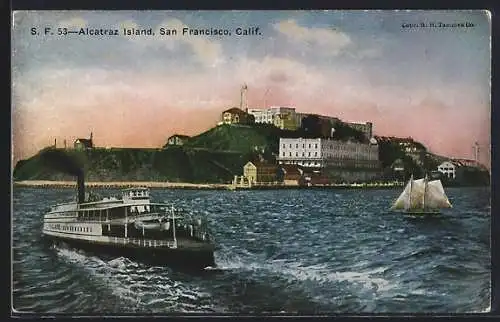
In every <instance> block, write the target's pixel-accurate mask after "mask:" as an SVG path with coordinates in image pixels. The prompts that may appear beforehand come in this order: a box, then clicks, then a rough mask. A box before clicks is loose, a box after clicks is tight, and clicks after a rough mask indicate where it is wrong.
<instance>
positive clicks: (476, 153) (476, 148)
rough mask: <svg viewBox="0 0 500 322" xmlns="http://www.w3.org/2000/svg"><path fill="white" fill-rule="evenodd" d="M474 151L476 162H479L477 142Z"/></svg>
mask: <svg viewBox="0 0 500 322" xmlns="http://www.w3.org/2000/svg"><path fill="white" fill-rule="evenodd" d="M472 149H473V151H474V161H476V162H479V143H477V142H475V143H474V146H473V147H472Z"/></svg>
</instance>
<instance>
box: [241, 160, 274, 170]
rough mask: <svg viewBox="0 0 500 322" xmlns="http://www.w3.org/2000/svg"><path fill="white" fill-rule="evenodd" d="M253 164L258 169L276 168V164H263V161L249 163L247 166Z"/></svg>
mask: <svg viewBox="0 0 500 322" xmlns="http://www.w3.org/2000/svg"><path fill="white" fill-rule="evenodd" d="M249 163H251V164H252V165H254V166H255V167H256V168H266V167H267V168H276V164H273V163H267V162H261V161H248V162H247V163H246V164H245V165H248V164H249Z"/></svg>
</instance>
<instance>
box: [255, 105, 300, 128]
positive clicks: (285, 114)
mask: <svg viewBox="0 0 500 322" xmlns="http://www.w3.org/2000/svg"><path fill="white" fill-rule="evenodd" d="M248 114H252V115H253V116H254V117H255V123H267V124H274V125H276V126H277V127H280V128H282V129H295V128H297V127H299V126H300V121H301V119H299V118H298V115H297V113H296V112H295V108H294V107H284V106H271V107H270V108H263V109H257V108H252V109H248ZM284 120H288V121H289V122H284Z"/></svg>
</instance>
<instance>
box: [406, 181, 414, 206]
mask: <svg viewBox="0 0 500 322" xmlns="http://www.w3.org/2000/svg"><path fill="white" fill-rule="evenodd" d="M412 188H413V174H412V175H411V177H410V192H409V193H408V208H406V210H408V209H409V208H411V190H412Z"/></svg>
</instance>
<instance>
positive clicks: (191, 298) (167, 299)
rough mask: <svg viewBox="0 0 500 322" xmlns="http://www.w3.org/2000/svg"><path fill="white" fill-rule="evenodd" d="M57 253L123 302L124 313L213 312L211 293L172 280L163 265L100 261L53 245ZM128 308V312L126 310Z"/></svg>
mask: <svg viewBox="0 0 500 322" xmlns="http://www.w3.org/2000/svg"><path fill="white" fill-rule="evenodd" d="M56 251H57V254H58V256H60V257H62V258H64V260H65V261H67V262H70V263H72V264H73V265H77V266H78V267H79V268H81V269H83V270H84V271H85V272H86V274H88V277H89V279H90V280H92V281H93V282H94V283H96V284H99V285H100V286H101V287H104V288H105V289H106V291H109V292H110V293H111V294H112V295H113V296H116V297H118V298H119V299H120V300H121V301H122V302H123V301H125V302H126V305H125V308H124V309H125V311H121V313H126V312H131V313H133V312H150V313H165V312H200V313H205V312H213V311H214V309H213V307H214V306H213V303H211V296H210V294H209V293H208V292H206V291H205V290H202V289H201V288H200V287H196V286H194V285H192V284H191V283H189V282H184V281H179V279H176V280H174V279H173V276H172V274H173V273H172V272H171V271H170V270H169V269H168V268H165V267H158V266H147V265H143V264H140V263H137V262H134V261H132V260H130V259H127V258H124V257H119V258H114V259H111V260H103V259H101V258H99V257H95V256H88V255H87V254H85V253H84V252H81V251H78V250H74V249H67V248H57V247H56ZM127 310H128V311H127Z"/></svg>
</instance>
